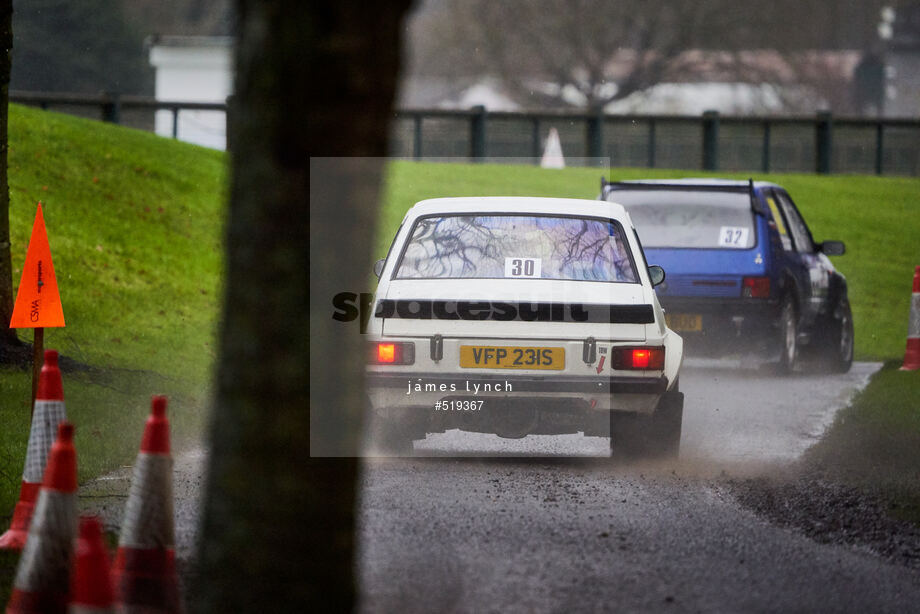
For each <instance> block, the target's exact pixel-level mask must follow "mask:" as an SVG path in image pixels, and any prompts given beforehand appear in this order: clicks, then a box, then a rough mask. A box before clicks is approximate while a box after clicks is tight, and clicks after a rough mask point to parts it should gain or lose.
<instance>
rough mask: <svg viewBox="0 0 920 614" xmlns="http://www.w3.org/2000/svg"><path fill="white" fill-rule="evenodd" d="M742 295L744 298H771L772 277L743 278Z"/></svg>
mask: <svg viewBox="0 0 920 614" xmlns="http://www.w3.org/2000/svg"><path fill="white" fill-rule="evenodd" d="M741 296H743V297H744V298H770V278H769V277H745V278H744V279H742V280H741Z"/></svg>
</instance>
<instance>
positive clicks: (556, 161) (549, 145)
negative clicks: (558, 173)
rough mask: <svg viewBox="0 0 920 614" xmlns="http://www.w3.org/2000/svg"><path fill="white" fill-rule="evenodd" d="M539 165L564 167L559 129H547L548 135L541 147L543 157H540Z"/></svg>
mask: <svg viewBox="0 0 920 614" xmlns="http://www.w3.org/2000/svg"><path fill="white" fill-rule="evenodd" d="M540 166H542V167H543V168H565V156H563V155H562V141H561V140H559V131H558V130H556V129H555V128H550V129H549V136H547V137H546V147H545V148H544V149H543V157H542V158H540Z"/></svg>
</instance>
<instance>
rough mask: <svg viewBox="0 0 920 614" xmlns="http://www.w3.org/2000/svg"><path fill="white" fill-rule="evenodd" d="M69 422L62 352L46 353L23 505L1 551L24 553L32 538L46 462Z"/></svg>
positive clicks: (24, 478)
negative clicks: (57, 436) (60, 359)
mask: <svg viewBox="0 0 920 614" xmlns="http://www.w3.org/2000/svg"><path fill="white" fill-rule="evenodd" d="M66 419H67V412H66V411H65V409H64V386H63V385H62V384H61V370H60V369H59V368H58V353H57V352H56V351H55V350H45V362H44V364H43V365H42V370H41V374H40V375H39V378H38V392H37V393H36V395H35V409H34V411H33V412H32V429H31V431H30V432H29V447H28V448H27V451H26V465H25V469H24V470H23V472H22V488H21V489H20V491H19V502H18V503H17V504H16V507H15V508H14V510H13V521H12V523H10V529H9V531H7V532H6V533H4V534H3V535H0V550H22V548H23V546H25V543H26V537H28V535H29V522H30V521H31V520H32V512H33V510H34V509H35V502H36V501H37V500H38V491H39V490H40V489H41V486H42V478H43V477H44V473H45V463H47V462H48V453H49V452H50V450H51V444H52V443H54V435H55V433H57V427H58V424H59V423H60V422H61V421H62V420H66Z"/></svg>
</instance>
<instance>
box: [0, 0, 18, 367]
mask: <svg viewBox="0 0 920 614" xmlns="http://www.w3.org/2000/svg"><path fill="white" fill-rule="evenodd" d="M12 52H13V0H0V363H4V362H11V361H12V358H11V356H10V349H11V348H12V347H16V346H20V345H21V344H20V342H19V338H18V337H16V331H15V330H14V329H11V328H10V327H9V324H10V318H11V317H12V315H13V265H12V261H11V260H10V188H9V182H8V180H7V152H8V151H9V146H8V144H7V137H8V132H9V131H8V129H7V128H8V124H9V109H8V107H9V97H10V96H9V91H10V69H11V67H12V57H11V54H12Z"/></svg>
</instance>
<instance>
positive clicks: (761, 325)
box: [661, 297, 780, 354]
mask: <svg viewBox="0 0 920 614" xmlns="http://www.w3.org/2000/svg"><path fill="white" fill-rule="evenodd" d="M661 304H662V307H663V308H664V310H665V313H666V314H667V315H668V316H671V317H672V319H673V317H674V316H676V315H683V316H699V318H700V320H701V326H700V329H699V330H688V329H686V328H677V329H675V331H676V332H677V333H679V334H680V336H681V337H683V338H684V342H685V345H686V349H687V350H688V351H689V352H690V353H703V354H711V353H719V354H723V353H726V352H729V353H731V352H742V353H744V352H756V353H770V352H773V351H774V350H775V349H776V348H775V347H773V346H774V345H776V339H777V336H776V330H777V328H776V327H777V323H778V322H779V316H780V302H779V300H777V299H743V298H738V299H713V298H689V297H688V298H682V297H676V298H675V297H663V298H662V299H661ZM684 321H685V322H686V320H685V319H684Z"/></svg>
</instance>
